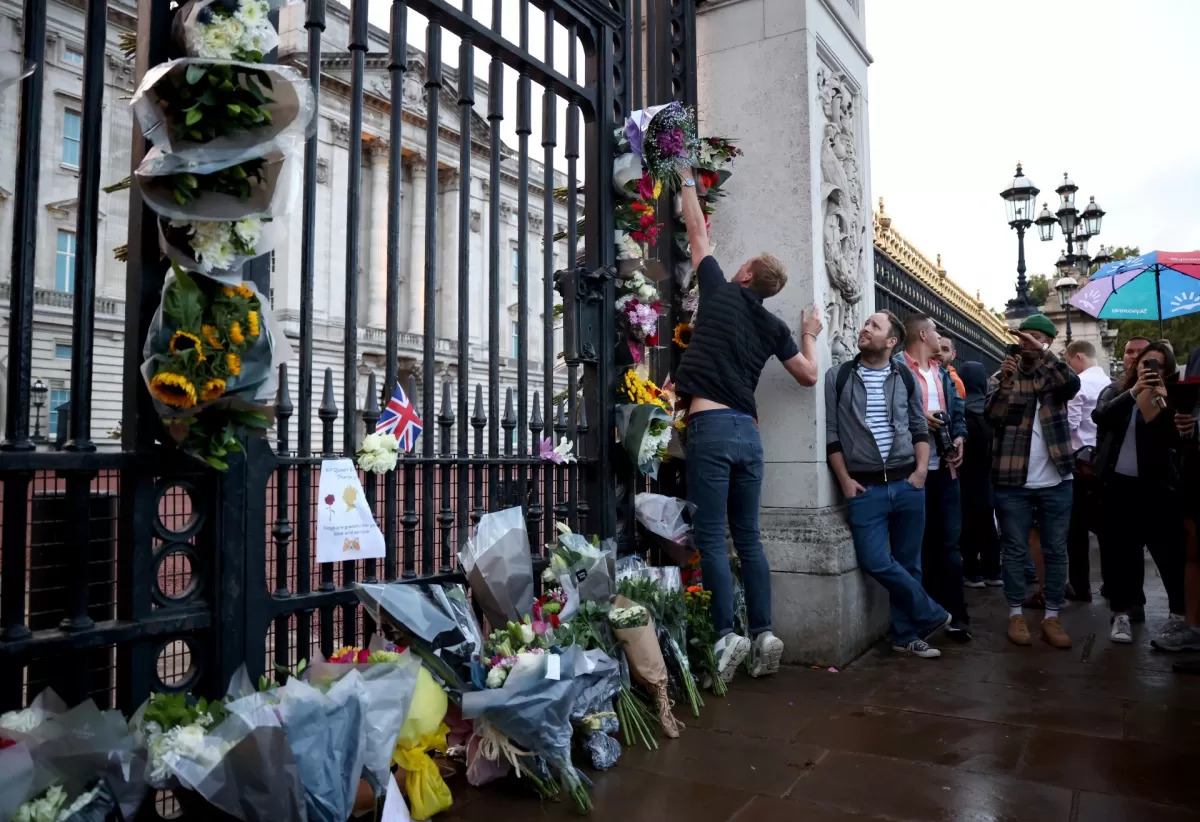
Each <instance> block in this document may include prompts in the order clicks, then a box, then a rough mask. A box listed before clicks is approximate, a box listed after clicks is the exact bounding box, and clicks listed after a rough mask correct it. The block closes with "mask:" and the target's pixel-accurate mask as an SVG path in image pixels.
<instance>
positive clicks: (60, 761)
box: [0, 689, 146, 820]
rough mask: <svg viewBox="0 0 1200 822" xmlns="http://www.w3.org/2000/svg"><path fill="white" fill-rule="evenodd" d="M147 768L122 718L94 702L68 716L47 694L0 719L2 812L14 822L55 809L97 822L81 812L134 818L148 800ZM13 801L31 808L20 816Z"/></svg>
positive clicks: (118, 713)
mask: <svg viewBox="0 0 1200 822" xmlns="http://www.w3.org/2000/svg"><path fill="white" fill-rule="evenodd" d="M144 763H145V752H144V750H143V749H142V746H141V743H140V741H139V739H138V738H137V737H136V735H135V734H134V733H132V732H131V731H130V729H129V726H128V724H127V723H126V722H125V718H124V717H123V716H122V715H121V712H120V711H115V710H110V711H102V710H100V708H98V707H97V706H96V703H95V702H94V701H92V700H91V699H87V700H85V701H83V702H81V703H80V704H78V705H76V706H75V707H74V708H70V709H68V708H67V707H66V706H65V704H64V703H63V702H62V700H60V699H59V698H58V697H57V695H55V694H54V692H53V691H51V690H50V689H46V690H45V691H43V692H42V693H41V694H39V695H38V697H37V698H36V699H35V700H34V701H33V703H32V704H31V705H30V706H29V707H28V708H25V709H23V710H20V711H10V712H9V713H6V714H4V715H3V716H0V765H2V767H0V808H7V809H8V810H9V812H11V813H13V814H14V818H22V817H23V818H27V819H31V820H33V819H40V818H42V816H40V815H41V814H45V813H48V810H47V809H49V808H57V813H60V814H61V813H63V812H65V811H67V810H68V809H70V811H71V814H72V815H73V817H74V818H75V819H79V820H84V819H90V818H97V819H102V818H103V817H93V816H88V815H85V809H87V810H86V813H88V814H93V813H94V812H95V811H96V809H97V808H99V807H100V806H101V805H105V804H106V805H108V806H109V808H110V809H111V808H112V807H116V806H119V807H120V809H121V813H123V814H124V815H125V818H129V819H131V818H133V815H134V814H136V813H137V810H138V808H139V807H140V806H141V803H142V800H143V798H144V797H145V794H146V781H145V777H144V771H145V764H144ZM26 780H27V781H26ZM102 782H103V787H101V783H102ZM22 793H23V795H21V794H22ZM14 801H17V804H21V803H26V804H28V807H27V808H26V809H25V811H24V812H22V811H20V810H18V809H15V808H14V806H13V802H14ZM0 818H7V817H4V816H3V815H2V814H0ZM52 818H58V817H52ZM62 818H64V819H65V818H66V816H63V817H62Z"/></svg>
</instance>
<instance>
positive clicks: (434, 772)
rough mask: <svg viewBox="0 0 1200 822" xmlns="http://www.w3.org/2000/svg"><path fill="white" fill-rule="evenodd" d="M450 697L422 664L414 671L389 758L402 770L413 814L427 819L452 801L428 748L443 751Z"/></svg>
mask: <svg viewBox="0 0 1200 822" xmlns="http://www.w3.org/2000/svg"><path fill="white" fill-rule="evenodd" d="M448 708H449V700H448V698H447V696H446V691H445V690H444V689H443V688H442V686H441V685H439V684H438V683H437V682H436V681H435V680H434V678H433V677H432V676H431V675H430V673H429V670H428V669H427V668H426V667H425V666H424V665H422V666H421V667H420V669H419V670H418V672H417V680H416V687H415V689H414V691H413V697H412V702H411V705H410V707H409V710H408V715H407V716H406V717H405V719H404V724H403V725H402V726H401V728H400V733H399V735H398V736H397V737H396V748H395V751H394V752H393V754H392V762H393V763H394V764H395V765H396V767H397V768H399V769H400V770H401V771H403V772H404V792H405V794H407V796H408V802H409V809H410V811H411V814H412V818H413V819H416V820H423V819H429V818H430V817H432V816H434V815H435V814H438V813H441V812H442V811H444V810H447V809H449V808H450V806H451V805H452V804H454V797H453V796H452V795H451V794H450V788H449V786H447V785H446V781H445V779H443V778H442V773H441V770H440V769H439V768H438V765H437V763H436V762H434V761H433V759H432V758H430V756H429V751H440V752H442V753H445V752H446V748H447V742H446V737H447V735H448V734H449V732H450V728H449V727H448V726H447V725H446V722H445V719H446V711H447V710H448Z"/></svg>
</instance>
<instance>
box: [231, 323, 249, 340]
mask: <svg viewBox="0 0 1200 822" xmlns="http://www.w3.org/2000/svg"><path fill="white" fill-rule="evenodd" d="M229 339H231V340H233V341H234V342H235V343H237V344H238V345H241V344H242V343H244V342H245V341H246V336H245V335H244V334H243V333H242V324H241V323H240V322H238V321H237V320H234V321H233V325H231V326H229Z"/></svg>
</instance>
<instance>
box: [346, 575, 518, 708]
mask: <svg viewBox="0 0 1200 822" xmlns="http://www.w3.org/2000/svg"><path fill="white" fill-rule="evenodd" d="M354 589H355V592H356V593H357V594H358V598H359V601H360V602H362V604H363V607H364V608H365V610H366V612H367V614H368V615H369V616H370V617H371V619H372V620H374V621H375V624H376V625H379V626H380V628H382V629H384V630H385V631H390V632H393V633H397V634H399V635H401V636H403V638H404V640H405V644H406V645H407V647H408V648H409V650H410V651H413V652H414V653H416V655H417V656H418V657H419V658H420V659H421V662H422V663H424V665H425V667H426V668H427V669H428V671H429V673H431V674H433V676H435V677H436V678H437V679H438V680H439V681H440V682H442V683H443V684H444V685H445V687H446V688H448V689H450V690H452V691H454V692H455V693H461V692H462V691H465V690H468V689H470V688H471V687H476V688H482V687H484V681H483V678H484V669H483V665H482V664H481V661H480V660H481V655H482V654H483V653H484V642H483V635H482V632H481V631H480V630H479V623H478V622H477V621H476V619H475V613H474V611H473V609H472V607H471V603H470V602H469V601H468V600H467V595H466V592H465V591H463V589H462V586H460V585H414V584H411V583H405V582H389V583H382V584H381V583H357V584H356V585H355V586H354ZM532 598H533V595H532V593H531V594H530V599H532Z"/></svg>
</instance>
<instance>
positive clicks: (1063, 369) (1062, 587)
mask: <svg viewBox="0 0 1200 822" xmlns="http://www.w3.org/2000/svg"><path fill="white" fill-rule="evenodd" d="M1012 333H1013V335H1014V336H1015V337H1016V338H1017V339H1018V340H1019V343H1018V344H1019V345H1020V347H1021V349H1020V351H1021V353H1020V356H1013V355H1011V354H1010V355H1009V356H1007V357H1005V359H1004V362H1003V363H1002V364H1001V366H1000V386H999V387H998V388H997V389H996V393H994V394H993V395H992V396H991V398H990V399H989V400H988V404H987V417H988V422H990V423H991V424H992V427H993V429H994V430H995V432H996V434H995V437H996V441H995V449H994V453H993V457H992V482H993V483H994V485H995V489H996V491H995V493H996V514H997V517H998V519H999V521H1000V554H1001V559H1002V571H1003V577H1004V596H1005V598H1006V599H1007V600H1008V605H1009V617H1008V639H1009V641H1010V642H1012V643H1013V644H1014V645H1031V644H1033V639H1032V637H1031V636H1030V633H1029V627H1028V625H1027V624H1026V622H1025V614H1024V610H1023V604H1024V602H1025V564H1026V561H1027V559H1028V556H1029V536H1030V530H1031V529H1032V528H1033V527H1034V525H1035V523H1036V525H1037V528H1038V533H1039V535H1040V537H1041V545H1042V555H1043V559H1044V570H1045V607H1046V612H1045V616H1044V617H1043V619H1042V626H1041V627H1042V630H1041V635H1042V639H1043V640H1044V641H1045V642H1046V643H1048V644H1049V645H1051V646H1052V647H1054V648H1060V649H1066V648H1070V647H1071V637H1070V636H1069V635H1068V634H1067V632H1066V631H1065V630H1064V629H1063V627H1062V623H1061V622H1060V621H1059V618H1058V612H1059V609H1060V608H1062V606H1063V605H1064V604H1065V594H1066V587H1067V532H1068V529H1069V526H1070V521H1071V503H1072V496H1073V495H1072V487H1071V484H1070V483H1071V479H1072V476H1073V474H1074V470H1075V455H1074V452H1073V451H1072V450H1071V428H1070V425H1069V424H1068V422H1067V403H1068V402H1069V401H1070V400H1071V398H1072V397H1074V396H1075V394H1076V393H1078V392H1079V377H1078V375H1076V373H1075V372H1074V371H1072V370H1071V368H1070V366H1068V365H1067V364H1066V363H1065V362H1063V361H1062V360H1060V359H1059V358H1058V357H1056V356H1055V355H1054V354H1053V353H1051V351H1050V343H1052V342H1053V341H1054V338H1055V336H1057V334H1058V329H1057V328H1056V327H1055V325H1054V322H1053V321H1052V320H1051V319H1050V318H1049V317H1047V316H1046V315H1045V314H1034V315H1032V316H1030V317H1026V318H1025V319H1024V320H1023V321H1022V322H1021V325H1020V327H1019V328H1018V329H1016V330H1015V331H1013V332H1012Z"/></svg>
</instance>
